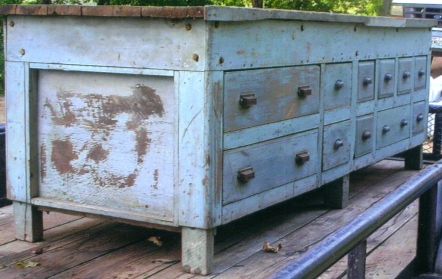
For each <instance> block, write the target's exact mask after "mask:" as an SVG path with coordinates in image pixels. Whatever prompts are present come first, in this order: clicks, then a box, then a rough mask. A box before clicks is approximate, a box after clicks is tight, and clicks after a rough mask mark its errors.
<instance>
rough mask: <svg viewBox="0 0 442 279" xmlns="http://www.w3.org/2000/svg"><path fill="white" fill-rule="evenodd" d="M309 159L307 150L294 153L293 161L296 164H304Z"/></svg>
mask: <svg viewBox="0 0 442 279" xmlns="http://www.w3.org/2000/svg"><path fill="white" fill-rule="evenodd" d="M309 160H310V154H309V153H308V152H307V151H305V152H301V153H298V154H296V158H295V162H296V164H297V165H304V164H305V163H306V162H308V161H309Z"/></svg>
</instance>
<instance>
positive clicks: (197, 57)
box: [192, 53, 200, 62]
mask: <svg viewBox="0 0 442 279" xmlns="http://www.w3.org/2000/svg"><path fill="white" fill-rule="evenodd" d="M192 59H193V60H194V61H195V62H198V60H200V57H199V56H198V54H196V53H194V54H193V55H192Z"/></svg>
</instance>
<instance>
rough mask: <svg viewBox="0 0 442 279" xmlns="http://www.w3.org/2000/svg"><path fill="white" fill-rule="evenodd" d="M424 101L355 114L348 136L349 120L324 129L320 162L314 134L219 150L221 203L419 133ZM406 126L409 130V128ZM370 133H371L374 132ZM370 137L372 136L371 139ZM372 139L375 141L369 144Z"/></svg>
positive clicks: (286, 181)
mask: <svg viewBox="0 0 442 279" xmlns="http://www.w3.org/2000/svg"><path fill="white" fill-rule="evenodd" d="M425 113H426V106H425V102H419V103H416V104H414V105H413V106H412V107H410V106H409V105H406V106H401V107H396V108H392V109H388V110H384V111H380V112H378V114H377V118H376V120H375V119H374V115H373V114H369V115H365V116H361V117H359V118H357V120H356V131H355V132H352V127H351V126H352V125H351V121H350V120H346V121H342V122H338V123H334V124H330V125H326V126H324V131H323V140H322V159H321V158H320V157H319V156H318V154H319V144H318V137H319V133H318V131H317V130H316V129H315V130H312V131H308V132H304V133H299V134H294V135H290V136H285V137H282V138H278V139H274V140H270V141H266V142H261V143H257V144H253V145H249V146H246V147H241V148H237V149H232V150H228V151H225V152H224V160H223V161H224V166H223V203H224V204H227V203H231V202H234V201H237V200H240V199H243V198H246V197H249V196H251V195H254V194H257V193H261V192H264V191H266V190H269V189H272V188H275V187H277V186H280V185H284V184H287V183H290V182H293V181H296V180H299V179H302V178H305V177H308V176H311V175H314V174H316V173H317V172H318V171H320V168H319V166H318V164H319V163H320V161H322V166H321V169H322V171H327V170H329V169H332V168H334V167H337V166H340V165H343V164H346V163H348V162H349V161H350V159H351V147H352V143H353V142H354V148H355V152H354V156H355V157H360V156H363V155H366V154H369V153H372V152H373V151H374V150H373V149H374V148H377V149H381V148H383V147H386V146H388V145H391V144H394V143H396V142H399V141H401V140H404V139H406V138H408V137H410V133H412V134H413V135H415V134H419V133H422V132H424V131H425V127H426V123H425V117H424V115H425ZM410 126H411V127H410ZM375 129H376V130H375ZM375 135H376V136H375ZM375 139H376V142H375V143H374V142H373V141H374V140H375Z"/></svg>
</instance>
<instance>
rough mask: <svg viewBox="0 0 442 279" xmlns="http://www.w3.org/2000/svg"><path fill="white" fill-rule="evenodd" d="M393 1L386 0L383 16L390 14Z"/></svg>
mask: <svg viewBox="0 0 442 279" xmlns="http://www.w3.org/2000/svg"><path fill="white" fill-rule="evenodd" d="M391 1H392V0H384V8H383V9H382V15H383V16H389V15H390V10H391Z"/></svg>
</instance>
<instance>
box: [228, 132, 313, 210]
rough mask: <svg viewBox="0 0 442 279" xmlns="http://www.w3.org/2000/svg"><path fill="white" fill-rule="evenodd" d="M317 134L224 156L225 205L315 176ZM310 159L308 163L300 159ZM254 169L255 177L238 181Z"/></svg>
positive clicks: (267, 142)
mask: <svg viewBox="0 0 442 279" xmlns="http://www.w3.org/2000/svg"><path fill="white" fill-rule="evenodd" d="M317 147H318V132H317V130H313V131H310V132H307V133H302V134H295V135H291V136H287V137H283V138H280V139H276V140H271V141H266V142H263V143H258V144H254V145H250V146H246V147H242V148H238V149H233V150H229V151H226V152H224V168H223V169H224V174H223V204H228V203H231V202H234V201H237V200H240V199H243V198H246V197H249V196H251V195H254V194H258V193H260V192H263V191H266V190H269V189H272V188H275V187H277V186H280V185H284V184H287V183H289V182H292V181H295V180H298V179H301V178H304V177H307V176H310V175H312V174H314V173H315V172H316V166H317V163H318V157H317V154H318V152H317ZM299 156H307V157H308V158H307V159H306V161H305V162H302V161H299V159H297V157H299ZM245 168H252V169H253V172H254V177H253V178H251V179H250V180H249V181H248V182H241V181H239V180H238V172H239V171H241V170H243V169H245Z"/></svg>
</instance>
